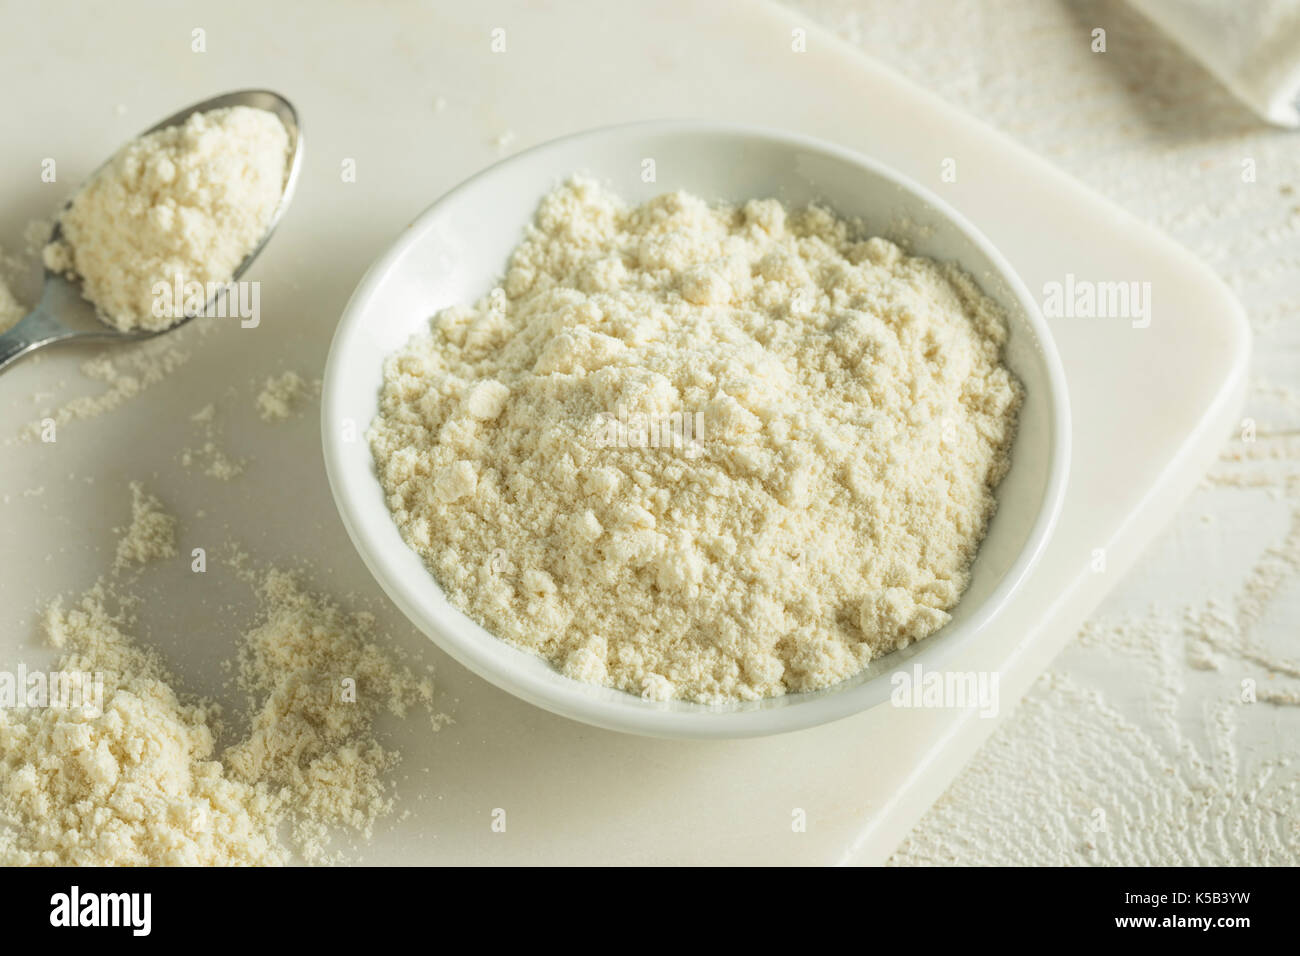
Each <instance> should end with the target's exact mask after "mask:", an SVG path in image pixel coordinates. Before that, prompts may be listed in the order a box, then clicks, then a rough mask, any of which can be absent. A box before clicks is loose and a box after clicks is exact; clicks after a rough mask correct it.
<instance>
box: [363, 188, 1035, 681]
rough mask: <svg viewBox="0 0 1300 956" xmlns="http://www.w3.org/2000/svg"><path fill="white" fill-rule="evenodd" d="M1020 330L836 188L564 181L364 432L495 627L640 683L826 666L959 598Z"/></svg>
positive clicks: (422, 527) (1001, 458)
mask: <svg viewBox="0 0 1300 956" xmlns="http://www.w3.org/2000/svg"><path fill="white" fill-rule="evenodd" d="M1005 337H1006V325H1005V319H1004V316H1003V315H1002V313H1001V312H1000V310H999V308H998V307H997V306H996V305H995V303H994V302H992V301H991V300H990V299H988V298H987V297H986V296H984V295H983V294H982V293H981V292H980V290H979V289H978V287H977V286H976V284H975V283H974V281H973V280H972V279H971V278H970V277H969V276H967V275H965V274H964V273H962V272H961V271H959V270H958V269H956V268H954V267H952V266H947V265H941V264H939V263H936V262H934V261H931V260H927V259H922V258H915V257H910V256H907V255H905V254H904V253H903V252H902V251H901V250H900V249H899V248H898V247H897V246H896V245H894V244H892V243H890V242H888V241H886V240H884V239H880V238H867V239H862V238H861V237H860V236H859V235H858V234H857V230H856V229H855V227H854V226H853V225H852V224H850V223H848V222H846V221H844V220H841V219H837V218H836V217H835V216H834V215H832V214H831V213H830V212H828V211H826V210H824V209H821V208H817V207H811V208H808V209H804V210H801V211H797V212H789V211H787V210H786V209H785V208H784V207H782V205H781V204H780V203H778V202H776V201H774V200H761V201H751V202H748V203H746V204H745V205H744V206H742V207H731V206H719V207H712V208H711V207H710V206H709V205H708V204H707V203H706V202H705V201H703V200H701V199H699V198H696V197H694V196H690V195H687V194H684V193H674V194H669V195H664V196H660V197H658V198H657V199H654V200H653V201H651V202H649V203H646V204H645V205H643V206H640V207H635V208H631V207H629V206H627V205H625V204H624V203H622V202H620V201H619V200H618V199H617V198H615V197H614V196H612V195H610V194H608V193H607V192H605V191H603V190H602V189H601V188H600V187H599V186H598V185H596V184H595V183H592V182H589V181H583V180H574V181H572V182H570V183H568V184H567V185H565V186H563V187H561V188H559V189H557V190H556V191H555V192H553V193H552V194H551V195H549V196H547V197H546V198H545V199H544V200H543V202H542V203H541V206H540V208H539V210H538V212H537V216H536V219H535V222H534V224H533V225H532V226H531V227H530V228H529V230H528V231H527V234H526V236H525V238H524V241H523V242H522V244H521V245H520V246H519V247H518V248H517V249H516V251H515V252H514V254H513V256H512V258H511V261H510V264H509V268H508V271H507V274H506V277H505V280H504V283H503V286H502V288H500V289H498V290H494V292H493V293H492V294H490V295H488V296H486V297H485V298H484V299H483V300H482V301H480V302H479V303H478V304H477V305H474V306H469V307H455V308H450V309H446V310H445V311H443V312H441V313H440V314H439V315H437V316H436V317H435V318H434V319H433V320H432V323H431V328H430V330H429V332H428V334H424V335H420V336H417V337H416V338H414V339H413V340H412V341H411V342H410V343H409V344H408V345H407V347H406V348H405V349H404V350H402V351H401V352H399V353H397V354H396V355H393V356H391V357H390V358H389V359H388V361H387V363H386V365H385V385H384V389H383V395H382V402H381V409H380V414H379V415H378V417H377V418H376V420H375V421H374V423H373V424H372V427H371V430H370V433H369V439H370V442H371V445H372V449H373V452H374V458H375V462H376V465H377V469H378V473H379V476H380V478H381V481H382V482H383V486H384V488H385V490H386V492H387V496H388V504H389V507H390V508H391V510H392V512H393V516H394V518H395V520H396V521H397V523H398V525H399V527H400V528H401V530H402V533H403V535H404V537H405V538H406V540H407V541H408V542H409V544H410V545H411V546H412V547H413V548H414V549H415V550H416V551H417V552H418V553H419V554H420V555H421V556H422V557H423V558H424V559H425V561H426V562H427V564H428V566H429V567H430V569H431V570H432V572H433V573H434V575H435V576H436V577H437V580H438V582H439V583H440V584H441V586H442V587H443V589H444V590H445V591H446V593H447V595H448V596H449V598H450V599H451V600H452V601H453V602H454V603H455V604H456V605H457V606H458V607H460V608H461V609H463V610H464V611H465V612H466V613H467V614H469V615H470V616H472V617H473V618H475V619H476V620H477V621H479V622H480V623H482V624H483V625H484V626H485V627H487V628H488V629H490V630H491V631H493V632H494V633H495V634H497V635H498V636H500V637H502V638H504V639H506V640H508V641H510V642H512V643H514V644H516V645H518V646H520V647H522V648H526V649H528V650H530V651H533V652H535V653H537V654H540V655H542V656H544V657H545V658H547V659H549V660H550V661H552V662H553V663H554V664H555V665H556V667H558V668H559V669H561V670H562V671H563V672H564V673H565V674H567V675H569V676H571V677H574V678H577V679H580V680H585V681H590V682H593V683H598V684H605V685H609V686H612V687H616V688H621V689H623V690H627V691H630V692H633V693H637V694H641V695H644V696H647V697H653V698H672V697H678V698H686V699H694V700H700V701H709V702H714V701H728V700H736V699H754V698H761V697H768V696H774V695H780V694H784V693H787V692H794V691H808V690H814V689H816V688H820V687H825V686H827V685H829V684H832V683H834V682H836V681H839V680H841V679H843V678H846V677H848V676H850V675H852V674H854V673H855V672H857V671H859V670H860V669H861V668H862V667H863V666H865V665H866V664H867V662H868V661H870V660H871V659H872V658H873V657H876V656H879V655H881V654H885V653H888V652H890V651H893V650H895V649H897V648H900V647H903V646H905V645H907V644H909V643H911V642H912V641H915V640H919V639H921V638H923V637H926V636H927V635H929V634H931V633H933V632H934V631H936V630H938V629H939V628H940V627H942V626H943V625H944V623H945V622H946V621H948V619H949V615H948V613H947V612H948V610H949V609H950V608H952V607H953V605H954V604H956V602H957V600H958V598H959V597H960V595H961V593H962V591H963V590H964V588H965V587H966V584H967V580H968V568H969V565H970V563H971V561H972V559H973V557H974V555H975V552H976V549H977V547H978V545H979V542H980V540H981V538H982V536H983V534H984V529H985V527H986V523H987V521H988V519H989V518H990V516H991V515H992V513H993V511H994V509H995V506H996V502H995V499H994V497H993V488H994V487H995V486H996V485H997V483H998V481H999V480H1000V479H1001V477H1002V475H1003V473H1004V472H1005V471H1006V469H1007V466H1008V457H1007V456H1008V449H1009V447H1010V444H1011V441H1012V438H1013V436H1014V432H1015V423H1016V416H1017V411H1018V407H1019V403H1020V398H1021V390H1020V386H1019V384H1018V383H1017V382H1016V380H1015V379H1014V378H1013V376H1012V375H1011V374H1010V373H1009V372H1008V370H1007V368H1006V367H1005V366H1004V365H1003V364H1002V362H1001V347H1002V345H1003V342H1004V340H1005ZM674 416H676V417H674ZM688 423H689V424H688ZM691 426H696V427H693V428H692V427H691ZM655 439H660V440H655Z"/></svg>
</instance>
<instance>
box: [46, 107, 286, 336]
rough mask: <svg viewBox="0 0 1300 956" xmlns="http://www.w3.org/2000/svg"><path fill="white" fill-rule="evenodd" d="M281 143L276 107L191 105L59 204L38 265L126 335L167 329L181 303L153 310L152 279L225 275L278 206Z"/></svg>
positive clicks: (171, 281) (206, 279)
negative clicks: (74, 281)
mask: <svg viewBox="0 0 1300 956" xmlns="http://www.w3.org/2000/svg"><path fill="white" fill-rule="evenodd" d="M289 146H290V141H289V134H288V132H287V131H286V130H285V128H284V125H283V124H282V123H281V122H280V120H279V119H278V118H277V117H276V116H275V115H274V114H273V113H269V112H267V111H266V110H259V109H252V108H250V107H247V106H234V107H230V108H228V109H219V110H212V111H210V112H207V113H195V114H194V115H192V116H190V117H189V118H188V119H187V120H186V121H185V122H184V123H182V124H181V125H179V126H172V127H169V128H167V129H163V130H159V131H158V132H156V133H150V134H149V135H148V136H143V137H141V138H140V139H137V140H134V141H132V142H130V143H128V144H127V145H126V146H125V147H123V148H122V150H121V151H119V152H118V153H117V155H116V156H114V157H113V158H112V159H111V160H110V161H109V162H108V164H107V165H106V166H104V168H103V169H101V170H100V171H99V172H98V173H96V174H95V176H94V177H93V178H92V179H91V180H90V182H88V183H86V185H85V186H84V187H83V188H82V189H81V191H80V192H78V193H77V195H76V196H75V197H74V198H73V200H72V203H71V205H69V207H68V208H67V209H66V210H65V211H64V212H63V214H62V216H61V217H60V224H61V226H62V239H61V240H56V241H55V242H51V243H50V244H49V245H47V246H46V247H45V250H44V254H43V257H44V260H45V265H46V267H47V268H49V269H50V270H52V271H54V272H63V273H68V274H69V275H72V276H74V277H79V278H80V280H81V284H82V293H83V294H84V295H85V297H86V298H87V299H89V300H90V301H91V302H93V303H94V304H95V306H96V308H97V309H98V310H99V312H100V314H101V315H102V316H103V317H104V318H106V319H107V320H108V321H109V322H111V323H112V324H113V325H115V326H117V327H118V328H120V329H122V330H124V331H130V330H134V329H148V330H158V329H165V328H167V327H168V326H171V325H174V324H175V323H176V321H178V319H179V318H180V317H181V310H182V306H183V304H184V299H182V300H181V301H175V296H174V295H173V296H171V297H170V298H169V299H167V300H165V303H164V304H166V305H172V304H174V307H175V308H174V313H175V314H163V315H158V314H156V312H157V311H158V309H156V308H155V302H156V301H160V300H159V299H158V297H157V296H156V295H155V291H154V287H155V285H156V284H157V283H163V284H165V285H167V286H168V287H169V288H174V287H175V283H176V281H177V278H178V277H179V280H180V284H181V287H182V288H183V287H184V286H185V284H186V283H190V282H197V283H201V284H202V285H203V286H204V288H205V289H206V288H207V287H208V286H209V284H224V283H227V282H229V281H230V279H231V277H232V276H233V275H234V271H235V269H236V267H237V266H238V265H239V263H240V262H242V261H243V259H244V257H245V256H246V255H248V253H249V252H251V251H252V249H253V247H254V246H256V245H257V244H258V243H259V242H260V241H261V239H262V237H263V235H265V233H266V229H267V226H268V225H269V224H270V222H271V217H272V216H273V215H274V213H275V209H276V207H277V206H278V204H279V202H280V196H281V193H282V192H283V188H284V179H285V174H286V168H287V162H288V156H289ZM188 295H189V293H186V297H188ZM200 298H202V297H200Z"/></svg>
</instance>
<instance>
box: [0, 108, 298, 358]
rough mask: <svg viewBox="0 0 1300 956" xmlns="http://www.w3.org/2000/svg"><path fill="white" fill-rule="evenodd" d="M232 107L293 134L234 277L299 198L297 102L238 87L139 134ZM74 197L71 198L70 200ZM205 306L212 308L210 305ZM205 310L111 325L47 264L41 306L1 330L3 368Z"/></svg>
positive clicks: (131, 337) (147, 332)
mask: <svg viewBox="0 0 1300 956" xmlns="http://www.w3.org/2000/svg"><path fill="white" fill-rule="evenodd" d="M232 106H249V107H253V108H255V109H261V110H266V111H267V112H268V113H273V114H275V116H276V117H277V118H278V119H279V120H280V122H281V123H282V124H283V125H284V128H285V130H286V131H287V132H288V134H289V162H288V170H287V172H286V174H285V178H284V186H283V189H282V190H281V192H280V201H279V202H278V203H277V204H276V207H275V211H274V212H273V213H272V214H271V221H270V222H269V223H268V224H267V227H266V232H264V233H263V234H262V238H261V239H260V240H259V241H258V243H257V245H255V246H254V247H253V248H252V249H250V250H249V251H248V254H247V255H246V256H244V258H243V260H242V261H241V262H240V263H239V265H238V267H237V268H236V269H235V271H234V273H233V274H232V275H231V277H230V281H231V282H234V281H235V280H236V279H238V278H239V277H240V276H241V275H243V274H244V272H245V271H247V269H248V267H249V266H250V265H252V264H253V260H254V259H256V258H257V256H258V254H259V253H261V251H262V249H263V248H265V247H266V244H267V242H268V241H269V240H270V238H271V235H272V233H274V232H275V227H276V226H277V225H279V223H280V219H281V217H282V216H283V215H284V212H285V210H286V209H287V208H288V207H289V203H290V202H291V201H292V199H293V193H294V189H295V188H296V187H297V184H298V175H299V172H300V171H301V168H302V127H301V124H300V123H299V120H298V112H297V111H296V110H295V109H294V108H293V104H292V103H290V102H289V101H288V100H287V99H285V98H284V97H283V96H280V95H279V94H278V93H273V92H271V91H270V90H238V91H236V92H233V93H223V94H222V95H220V96H214V97H212V98H211V99H207V100H203V101H202V102H199V103H195V104H193V105H192V106H187V107H186V108H185V109H183V110H181V111H179V112H177V113H173V114H172V115H171V116H169V117H167V118H166V119H165V120H163V121H162V122H160V123H157V124H155V125H153V126H151V127H149V129H147V130H145V131H144V132H142V133H140V134H139V136H138V137H136V138H137V139H138V138H140V137H143V136H148V135H149V134H150V133H156V132H158V131H159V130H162V129H167V128H168V127H172V126H179V125H180V124H181V123H184V122H185V121H186V120H187V119H189V118H190V116H192V115H193V114H195V113H207V112H210V111H211V110H219V109H225V108H227V107H232ZM114 155H116V153H115V154H114ZM110 162H112V157H109V158H108V159H107V160H105V161H104V162H103V163H101V164H100V165H99V167H97V168H96V169H95V171H94V172H93V173H92V174H91V175H90V176H89V177H88V178H87V182H89V181H91V180H93V179H94V178H95V176H97V175H99V172H100V170H102V169H103V168H104V167H105V166H107V165H108V164H109V163H110ZM70 202H71V200H69V203H70ZM65 208H66V207H65ZM62 234H63V233H62V227H61V225H60V223H59V222H58V221H56V222H55V224H54V229H53V231H52V232H51V233H50V241H51V242H52V241H54V240H56V239H58V238H60V236H62ZM222 294H223V291H222V290H219V291H218V292H217V293H216V294H215V295H214V296H213V298H212V300H210V301H209V302H208V303H207V305H208V306H209V307H210V306H211V305H212V304H213V303H214V302H215V301H216V300H217V298H218V297H219V296H221V295H222ZM204 311H207V309H205V310H204ZM199 314H201V313H198V312H195V313H193V314H186V315H183V316H181V317H180V318H178V319H177V320H176V321H175V322H173V323H172V324H171V325H169V326H167V328H165V329H133V330H131V331H123V330H122V329H119V328H116V327H115V326H113V325H111V324H110V323H109V322H108V321H106V320H105V319H104V318H103V317H102V316H101V315H100V314H99V313H98V311H97V310H96V308H95V306H94V304H93V303H91V302H90V301H89V300H88V299H86V298H85V297H84V296H83V295H82V294H81V285H80V283H79V282H77V281H74V280H72V279H70V278H68V277H67V276H65V275H63V274H61V273H57V272H51V271H50V270H49V269H46V270H45V280H44V285H43V287H42V289H41V297H40V300H39V301H38V302H37V303H36V306H35V308H33V309H32V311H31V312H29V313H28V314H27V315H26V316H24V317H23V319H22V320H21V321H20V322H19V323H18V324H17V325H15V326H14V327H13V328H12V329H10V330H9V331H7V332H5V333H3V334H0V372H2V371H4V369H6V368H7V367H8V366H10V365H11V364H13V363H14V362H16V361H17V360H18V359H20V358H21V357H22V356H24V355H27V354H28V353H30V352H34V351H36V350H37V349H39V348H43V347H44V346H46V345H53V344H54V343H56V342H67V341H72V340H76V341H80V342H91V341H130V342H135V341H140V340H142V339H148V338H153V337H154V336H155V335H162V334H163V333H165V332H171V331H173V330H175V329H178V328H180V327H181V326H182V325H184V324H185V323H186V322H188V321H190V320H191V319H193V318H195V317H196V316H197V315H199Z"/></svg>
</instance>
